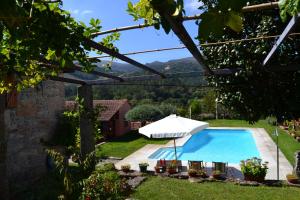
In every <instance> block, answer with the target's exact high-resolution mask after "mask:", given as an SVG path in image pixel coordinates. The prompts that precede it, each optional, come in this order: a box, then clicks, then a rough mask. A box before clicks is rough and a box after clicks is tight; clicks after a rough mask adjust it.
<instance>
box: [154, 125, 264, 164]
mask: <svg viewBox="0 0 300 200" xmlns="http://www.w3.org/2000/svg"><path fill="white" fill-rule="evenodd" d="M177 157H178V160H203V161H205V162H213V161H215V162H228V163H239V162H240V161H241V160H245V159H248V158H252V157H258V158H260V154H259V151H258V149H257V147H256V144H255V141H254V138H253V136H252V132H251V131H248V130H242V129H238V130H237V129H234V130H232V129H205V130H203V131H200V132H199V133H197V134H194V135H192V136H191V138H190V139H189V140H188V141H187V142H186V143H185V144H184V145H183V146H182V147H177ZM149 158H150V159H166V160H172V159H174V158H175V155H174V148H160V149H158V150H157V151H156V152H154V153H153V154H152V155H150V156H149Z"/></svg>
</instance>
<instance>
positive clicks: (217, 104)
mask: <svg viewBox="0 0 300 200" xmlns="http://www.w3.org/2000/svg"><path fill="white" fill-rule="evenodd" d="M216 119H218V98H216Z"/></svg>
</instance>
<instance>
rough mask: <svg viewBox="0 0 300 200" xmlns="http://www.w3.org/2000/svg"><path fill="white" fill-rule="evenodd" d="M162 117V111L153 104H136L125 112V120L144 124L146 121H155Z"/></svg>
mask: <svg viewBox="0 0 300 200" xmlns="http://www.w3.org/2000/svg"><path fill="white" fill-rule="evenodd" d="M162 117H163V113H162V112H161V111H160V110H159V109H158V108H157V106H154V105H138V106H136V107H134V108H133V109H132V110H130V111H128V112H127V113H126V116H125V118H126V120H128V121H141V122H142V124H145V122H146V121H155V120H159V119H161V118H162Z"/></svg>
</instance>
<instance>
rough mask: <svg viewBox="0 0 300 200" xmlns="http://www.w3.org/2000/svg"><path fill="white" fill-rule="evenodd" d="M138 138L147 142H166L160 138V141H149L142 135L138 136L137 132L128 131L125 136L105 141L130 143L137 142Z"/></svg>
mask: <svg viewBox="0 0 300 200" xmlns="http://www.w3.org/2000/svg"><path fill="white" fill-rule="evenodd" d="M140 138H143V139H145V140H148V141H154V140H155V141H157V142H159V141H162V142H163V141H165V140H168V139H166V138H162V139H150V138H148V137H146V136H144V135H142V134H139V133H138V131H137V130H135V131H130V132H129V133H126V134H125V135H122V136H121V137H118V138H110V139H108V140H107V142H132V141H134V140H138V139H140Z"/></svg>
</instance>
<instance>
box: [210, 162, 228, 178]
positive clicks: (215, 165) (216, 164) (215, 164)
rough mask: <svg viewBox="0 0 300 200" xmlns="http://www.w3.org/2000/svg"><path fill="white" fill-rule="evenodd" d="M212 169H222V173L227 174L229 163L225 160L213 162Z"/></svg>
mask: <svg viewBox="0 0 300 200" xmlns="http://www.w3.org/2000/svg"><path fill="white" fill-rule="evenodd" d="M212 169H213V170H214V171H220V172H221V174H224V175H227V171H228V163H224V162H212Z"/></svg>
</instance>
